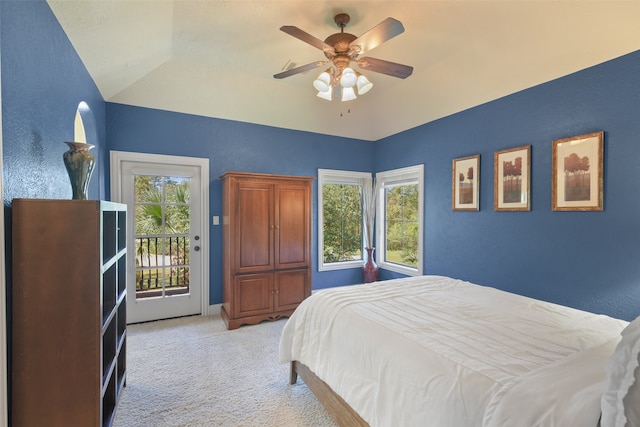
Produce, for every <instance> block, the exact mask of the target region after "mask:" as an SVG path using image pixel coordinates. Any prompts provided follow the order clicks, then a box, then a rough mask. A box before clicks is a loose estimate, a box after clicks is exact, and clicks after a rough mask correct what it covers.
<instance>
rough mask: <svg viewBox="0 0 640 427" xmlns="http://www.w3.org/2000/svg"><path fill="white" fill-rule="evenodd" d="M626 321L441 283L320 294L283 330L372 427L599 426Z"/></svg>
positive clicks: (293, 349)
mask: <svg viewBox="0 0 640 427" xmlns="http://www.w3.org/2000/svg"><path fill="white" fill-rule="evenodd" d="M626 324H627V322H624V321H622V320H618V319H613V318H610V317H607V316H601V315H595V314H592V313H587V312H584V311H579V310H575V309H571V308H568V307H564V306H559V305H555V304H550V303H546V302H542V301H538V300H534V299H531V298H526V297H523V296H519V295H515V294H511V293H507V292H503V291H500V290H497V289H494V288H489V287H484V286H478V285H473V284H470V283H468V282H463V281H460V280H455V279H451V278H447V277H441V276H422V277H412V278H406V279H397V280H390V281H385V282H376V283H371V284H367V285H355V286H348V287H342V288H333V289H327V290H322V291H318V292H316V293H314V294H313V295H312V296H311V297H310V298H308V299H307V300H305V301H304V302H303V303H302V304H301V305H300V306H299V307H298V309H297V310H296V311H295V313H294V314H293V315H292V316H291V318H290V319H289V320H288V321H287V324H286V325H285V327H284V330H283V333H282V337H281V341H280V360H281V361H282V362H283V363H284V362H289V361H292V360H298V361H300V362H302V363H304V364H305V365H307V366H308V367H309V368H310V369H311V370H312V371H313V372H315V373H316V375H318V376H319V377H320V378H322V379H323V380H324V381H325V382H326V383H327V384H328V385H329V386H330V387H331V388H332V389H333V390H334V391H335V392H336V393H338V394H339V395H340V396H341V397H342V398H343V399H344V400H345V401H346V402H347V403H349V404H350V405H351V407H352V408H353V409H355V410H356V411H357V412H358V413H359V414H360V415H361V416H362V418H363V419H364V420H365V421H367V422H368V423H369V424H370V425H371V426H402V427H409V426H420V427H426V426H434V427H465V426H485V427H498V426H500V427H518V426H522V427H533V426H557V427H570V426H576V427H585V426H592V427H595V426H596V425H597V423H598V418H599V416H600V396H601V394H602V390H603V387H604V377H605V364H606V360H607V358H608V357H609V355H610V354H612V353H613V350H614V348H615V346H616V344H617V343H618V341H619V336H620V331H621V330H622V329H623V328H624V327H625V326H626Z"/></svg>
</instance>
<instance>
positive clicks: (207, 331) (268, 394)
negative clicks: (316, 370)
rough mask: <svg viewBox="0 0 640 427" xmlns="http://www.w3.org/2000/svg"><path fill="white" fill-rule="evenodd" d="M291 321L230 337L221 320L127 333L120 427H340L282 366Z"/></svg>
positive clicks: (169, 323) (167, 323) (192, 320)
mask: <svg viewBox="0 0 640 427" xmlns="http://www.w3.org/2000/svg"><path fill="white" fill-rule="evenodd" d="M285 322H286V320H279V321H276V322H264V323H261V324H259V325H253V326H243V327H241V328H239V329H236V330H233V331H228V330H226V328H225V326H224V323H223V322H222V320H221V319H220V317H219V316H214V317H202V316H193V317H185V318H180V319H170V320H162V321H157V322H150V323H142V324H137V325H130V326H129V327H128V328H127V349H126V350H127V385H126V387H125V388H124V391H123V392H122V396H121V398H120V401H119V403H118V409H117V411H116V416H115V420H114V424H113V425H114V426H115V427H131V426H149V427H169V426H189V427H192V426H193V427H196V426H232V427H240V426H243V427H250V426H261V427H262V426H274V427H276V426H300V427H304V426H310V427H323V426H327V427H329V426H335V425H336V424H335V423H334V422H333V421H332V419H331V417H330V416H329V415H328V414H327V412H326V411H325V409H324V408H323V407H322V405H320V403H319V402H318V401H317V400H316V398H315V397H314V396H313V394H312V393H311V391H310V390H309V389H308V388H307V386H306V385H305V384H304V383H303V382H302V380H300V379H298V383H297V384H294V385H290V384H289V364H281V363H280V361H279V359H278V344H279V340H280V334H281V332H282V328H283V327H284V324H285Z"/></svg>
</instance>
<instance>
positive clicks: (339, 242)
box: [318, 169, 371, 271]
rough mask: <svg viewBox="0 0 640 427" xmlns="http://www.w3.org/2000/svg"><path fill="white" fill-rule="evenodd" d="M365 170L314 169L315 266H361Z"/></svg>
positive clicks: (330, 267)
mask: <svg viewBox="0 0 640 427" xmlns="http://www.w3.org/2000/svg"><path fill="white" fill-rule="evenodd" d="M363 178H367V179H371V174H369V173H365V172H349V171H340V170H330V169H318V258H319V260H318V270H320V271H323V270H338V269H343V268H354V267H361V266H362V262H363V255H362V254H363V250H362V247H363V241H362V203H361V197H362V192H361V184H360V180H361V179H363Z"/></svg>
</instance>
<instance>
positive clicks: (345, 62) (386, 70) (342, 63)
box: [273, 13, 413, 101]
mask: <svg viewBox="0 0 640 427" xmlns="http://www.w3.org/2000/svg"><path fill="white" fill-rule="evenodd" d="M350 20H351V18H350V17H349V15H347V14H346V13H340V14H338V15H336V16H335V17H334V21H335V23H336V25H337V26H338V27H339V28H340V32H339V33H335V34H332V35H330V36H329V37H327V38H326V39H325V40H324V41H322V40H320V39H318V38H316V37H314V36H312V35H311V34H309V33H307V32H305V31H303V30H301V29H299V28H298V27H294V26H291V25H285V26H282V27H280V30H282V31H283V32H285V33H287V34H289V35H290V36H293V37H295V38H297V39H300V40H302V41H303V42H305V43H308V44H310V45H311V46H314V47H316V48H318V49H320V50H322V52H323V53H324V56H325V57H326V58H327V60H326V61H316V62H312V63H310V64H306V65H302V66H300V67H295V68H292V69H290V70H286V71H283V72H281V73H278V74H275V75H274V76H273V77H275V78H276V79H283V78H285V77H290V76H293V75H295V74H299V73H303V72H305V71H309V70H312V69H314V68H318V67H322V66H325V65H327V64H331V65H333V67H329V69H327V71H326V72H327V73H328V75H329V80H328V81H327V78H326V76H324V77H323V75H322V74H321V76H320V77H319V78H318V79H316V81H314V86H316V88H318V89H319V90H320V92H319V93H318V96H321V97H325V96H322V95H321V94H322V93H324V92H326V91H327V90H328V89H327V87H328V88H331V86H335V87H340V86H341V87H342V89H343V92H344V89H345V88H346V86H345V82H343V81H341V79H342V76H343V74H344V76H345V78H347V77H349V78H348V80H349V81H354V82H355V80H356V79H357V78H358V77H360V73H358V72H354V71H353V70H352V68H351V66H350V64H351V63H352V62H353V63H355V64H356V65H357V66H358V67H359V68H360V69H362V70H368V71H373V72H376V73H381V74H386V75H388V76H393V77H398V78H401V79H406V78H407V77H409V76H410V75H411V73H412V72H413V67H410V66H408V65H402V64H397V63H395V62H390V61H385V60H383V59H376V58H371V57H360V55H362V54H364V53H366V52H369V51H370V50H372V49H373V48H375V47H377V46H379V45H381V44H382V43H384V42H386V41H387V40H390V39H392V38H393V37H395V36H397V35H399V34H402V33H403V32H404V27H403V26H402V23H401V22H400V21H398V20H397V19H393V18H387V19H385V20H384V21H382V22H380V23H379V24H378V25H376V26H375V27H373V28H372V29H370V30H369V31H367V32H365V33H364V34H363V35H361V36H360V37H356V36H354V35H353V34H349V33H345V32H344V27H346V26H347V24H348V23H349V21H350ZM351 73H353V75H351ZM323 74H324V73H323ZM347 74H349V75H348V76H347ZM365 80H366V79H365ZM367 82H368V80H367ZM347 84H350V83H347ZM354 85H355V83H354V84H353V85H351V86H354ZM358 85H359V83H358ZM370 86H371V83H370V82H369V86H368V87H369V88H370ZM322 89H326V90H322ZM366 90H368V88H367V89H366ZM360 93H364V92H363V91H360ZM354 98H355V96H354ZM327 99H330V97H329V98H327ZM351 99H353V98H351ZM344 100H345V99H344V97H343V101H344Z"/></svg>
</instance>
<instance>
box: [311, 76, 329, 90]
mask: <svg viewBox="0 0 640 427" xmlns="http://www.w3.org/2000/svg"><path fill="white" fill-rule="evenodd" d="M313 87H315V88H316V89H318V91H320V92H328V91H329V90H330V89H331V76H330V75H329V73H328V72H326V71H323V72H322V73H320V75H319V76H318V78H317V79H315V80H314V81H313Z"/></svg>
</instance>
